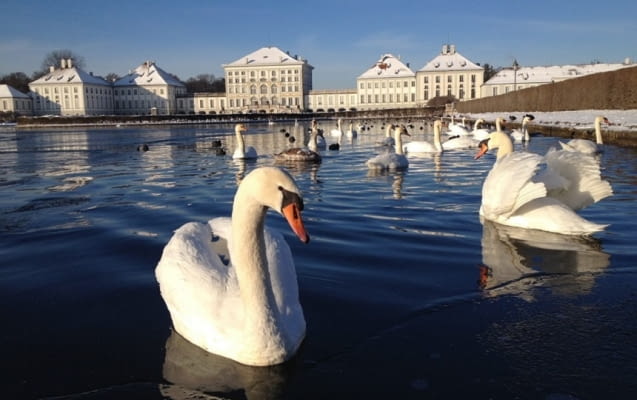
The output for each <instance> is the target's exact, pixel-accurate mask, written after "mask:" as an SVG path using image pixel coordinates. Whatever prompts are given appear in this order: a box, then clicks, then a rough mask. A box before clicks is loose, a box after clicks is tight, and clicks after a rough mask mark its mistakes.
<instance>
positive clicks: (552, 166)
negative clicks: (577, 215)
mask: <svg viewBox="0 0 637 400" xmlns="http://www.w3.org/2000/svg"><path fill="white" fill-rule="evenodd" d="M545 159H546V164H547V166H548V168H547V170H546V173H545V174H544V175H543V179H546V181H545V184H546V186H547V189H548V193H549V195H550V196H551V197H553V198H556V199H558V200H560V201H561V202H563V203H564V204H566V205H567V206H569V207H570V208H572V209H573V210H580V209H582V208H584V207H588V206H589V205H591V204H593V203H596V202H598V201H600V200H602V199H603V198H605V197H608V196H611V195H612V194H613V189H612V187H611V185H610V183H608V182H607V181H605V180H602V177H601V172H600V168H599V164H598V162H597V160H596V159H595V158H594V157H593V156H590V155H586V154H581V153H577V152H568V151H556V150H554V149H551V150H549V152H548V153H547V154H546V158H545ZM551 177H552V178H551ZM555 177H560V178H562V180H563V181H564V182H566V183H567V184H563V185H556V186H554V185H550V184H549V182H551V183H554V182H555V181H556V178H555Z"/></svg>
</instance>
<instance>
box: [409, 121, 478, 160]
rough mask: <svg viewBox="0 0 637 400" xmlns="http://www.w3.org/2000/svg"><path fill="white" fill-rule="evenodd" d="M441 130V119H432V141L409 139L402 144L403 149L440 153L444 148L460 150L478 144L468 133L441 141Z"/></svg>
mask: <svg viewBox="0 0 637 400" xmlns="http://www.w3.org/2000/svg"><path fill="white" fill-rule="evenodd" d="M441 130H442V121H440V120H436V121H434V138H433V142H427V141H411V142H409V143H405V144H404V145H403V151H405V152H406V153H407V154H409V153H442V152H443V151H444V150H460V149H469V148H474V147H477V146H478V141H477V140H476V139H474V138H472V137H471V136H469V135H463V136H458V137H452V138H449V139H447V140H446V141H444V142H442V141H441V139H440V133H441Z"/></svg>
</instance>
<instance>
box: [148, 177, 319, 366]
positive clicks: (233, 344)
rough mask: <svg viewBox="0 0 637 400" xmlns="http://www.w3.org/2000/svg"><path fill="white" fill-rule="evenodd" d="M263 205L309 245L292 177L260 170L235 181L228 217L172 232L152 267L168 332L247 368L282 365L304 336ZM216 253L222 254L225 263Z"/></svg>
mask: <svg viewBox="0 0 637 400" xmlns="http://www.w3.org/2000/svg"><path fill="white" fill-rule="evenodd" d="M268 208H271V209H273V210H275V211H277V212H278V213H280V214H281V215H283V216H284V217H285V218H286V219H287V221H288V223H289V224H290V228H291V229H292V231H293V232H294V233H295V234H296V235H297V236H298V237H299V239H300V240H301V241H302V242H303V243H308V242H309V240H310V237H309V235H308V233H307V231H306V230H305V227H304V224H303V220H302V217H301V211H302V210H303V199H302V197H301V194H300V190H299V188H298V187H297V185H296V183H295V182H294V179H293V178H292V177H291V176H290V175H289V174H288V173H287V172H285V171H284V170H283V169H280V168H276V167H261V168H257V169H255V170H253V171H252V172H251V173H249V174H248V175H247V176H246V177H245V178H244V179H243V181H242V182H241V183H240V185H239V187H238V189H237V192H236V194H235V197H234V203H233V206H232V217H231V218H227V217H219V218H214V219H212V220H210V221H209V222H208V224H203V223H199V222H190V223H187V224H185V225H183V226H182V227H180V228H179V229H177V230H176V231H175V233H174V235H173V236H172V238H171V239H170V241H169V242H168V244H167V245H166V247H164V250H163V253H162V256H161V259H160V260H159V263H158V264H157V267H156V269H155V275H156V278H157V281H158V282H159V287H160V291H161V295H162V297H163V299H164V301H165V302H166V306H167V308H168V311H169V312H170V316H171V318H172V322H173V326H174V328H175V330H176V331H177V332H178V333H179V334H180V335H182V336H183V337H184V338H186V339H187V340H188V341H189V342H191V343H193V344H195V345H197V346H199V347H201V348H202V349H204V350H206V351H207V352H209V353H214V354H218V355H221V356H223V357H226V358H230V359H233V360H235V361H237V362H239V363H242V364H246V365H252V366H268V365H275V364H280V363H282V362H284V361H286V360H288V359H289V358H290V357H292V356H293V355H294V353H295V352H296V351H297V349H298V348H299V346H300V344H301V342H302V341H303V338H304V337H305V318H304V317H303V309H302V307H301V305H300V303H299V295H298V284H297V281H296V271H295V266H294V260H293V258H292V255H291V252H290V248H289V247H288V245H287V243H286V242H285V239H283V236H282V235H281V234H280V233H278V232H276V231H274V230H271V229H269V228H267V227H265V228H264V222H265V216H266V211H267V209H268ZM211 238H213V240H212V241H211ZM215 239H219V240H216V241H215ZM225 241H227V249H226V248H225V247H222V246H221V244H225V243H224V242H225ZM215 245H216V246H217V247H218V249H216V248H215ZM216 250H224V251H225V250H227V251H229V252H228V253H227V254H228V255H229V260H228V262H227V265H226V263H224V262H223V261H222V260H224V258H226V257H225V256H224V255H220V254H219V253H218V252H217V251H216Z"/></svg>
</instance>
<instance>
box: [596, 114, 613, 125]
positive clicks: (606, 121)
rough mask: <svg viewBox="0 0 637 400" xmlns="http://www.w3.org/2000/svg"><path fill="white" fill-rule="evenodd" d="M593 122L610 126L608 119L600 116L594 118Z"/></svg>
mask: <svg viewBox="0 0 637 400" xmlns="http://www.w3.org/2000/svg"><path fill="white" fill-rule="evenodd" d="M595 122H600V123H601V122H603V123H605V124H609V125H610V121H609V120H608V118H606V117H604V116H602V115H600V116H599V117H597V118H595Z"/></svg>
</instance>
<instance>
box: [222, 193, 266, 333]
mask: <svg viewBox="0 0 637 400" xmlns="http://www.w3.org/2000/svg"><path fill="white" fill-rule="evenodd" d="M266 212H267V208H266V207H265V206H263V205H262V204H260V203H258V202H257V201H256V200H255V199H253V198H252V197H251V196H247V195H245V194H244V193H243V191H242V190H241V187H239V190H238V191H237V194H236V196H235V199H234V204H233V207H232V242H231V248H230V259H231V260H232V265H233V266H234V269H235V271H236V274H237V281H238V283H239V291H240V293H241V299H242V301H243V306H244V311H245V316H246V324H247V325H250V326H246V329H250V330H252V329H254V332H266V331H267V332H271V331H272V330H273V329H274V327H275V326H276V314H275V310H276V307H275V306H274V304H275V299H274V293H273V291H272V285H271V284H270V274H269V271H268V261H267V256H266V248H265V240H264V237H263V235H264V225H265V216H266Z"/></svg>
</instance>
